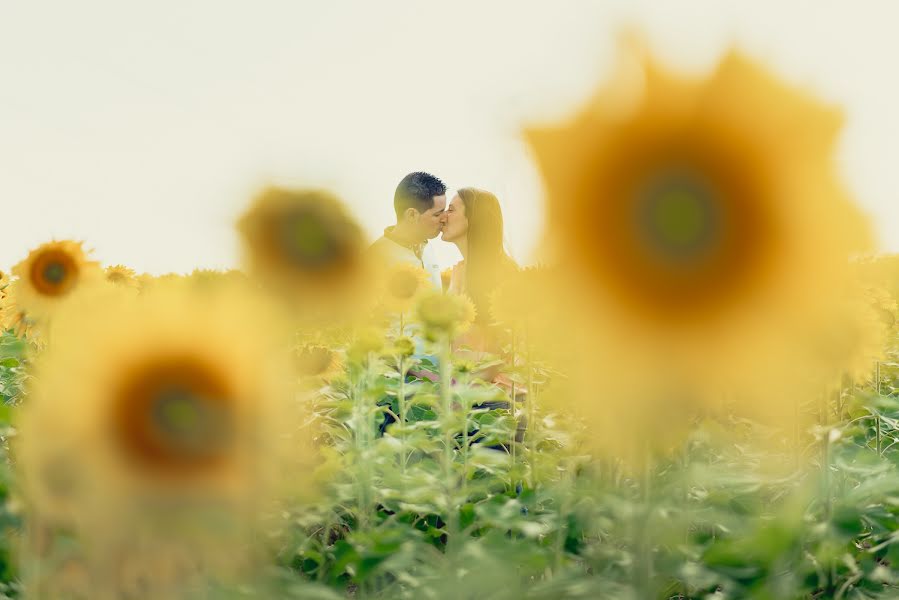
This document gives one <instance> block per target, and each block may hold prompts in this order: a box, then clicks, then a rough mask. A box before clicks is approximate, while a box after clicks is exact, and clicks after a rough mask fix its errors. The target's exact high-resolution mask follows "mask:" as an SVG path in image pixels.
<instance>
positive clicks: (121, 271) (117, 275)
mask: <svg viewBox="0 0 899 600" xmlns="http://www.w3.org/2000/svg"><path fill="white" fill-rule="evenodd" d="M103 272H104V275H105V277H106V281H108V282H109V283H112V284H114V285H121V286H124V287H128V288H135V289H136V288H138V287H140V282H139V281H138V280H137V274H136V273H135V272H134V269H132V268H130V267H126V266H125V265H112V266H110V267H106V268H105V269H104V270H103Z"/></svg>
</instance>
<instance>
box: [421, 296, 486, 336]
mask: <svg viewBox="0 0 899 600" xmlns="http://www.w3.org/2000/svg"><path fill="white" fill-rule="evenodd" d="M416 309H417V315H418V319H419V320H420V321H421V323H422V325H424V327H425V330H426V331H428V332H430V333H432V334H437V335H446V336H449V337H454V336H455V335H457V334H459V333H461V332H463V331H465V330H466V329H468V327H469V326H470V325H471V324H472V323H473V322H474V319H475V308H474V304H472V302H471V300H469V299H468V298H467V297H465V296H460V295H457V294H445V293H443V292H438V291H432V292H428V293H425V294H423V295H422V296H421V298H420V299H419V301H418V305H417V307H416Z"/></svg>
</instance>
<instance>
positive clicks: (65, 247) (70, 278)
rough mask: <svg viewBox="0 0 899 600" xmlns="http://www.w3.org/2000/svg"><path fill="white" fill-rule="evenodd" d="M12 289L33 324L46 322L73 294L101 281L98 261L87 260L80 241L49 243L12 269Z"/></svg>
mask: <svg viewBox="0 0 899 600" xmlns="http://www.w3.org/2000/svg"><path fill="white" fill-rule="evenodd" d="M12 272H13V274H14V275H16V277H17V279H16V280H15V281H14V282H13V283H12V285H11V286H10V288H11V291H12V293H13V295H14V296H15V298H16V303H17V304H18V306H19V308H20V309H21V310H22V311H23V312H24V313H25V314H26V315H27V316H28V318H29V319H31V320H33V321H43V320H45V319H46V318H48V317H49V316H50V315H51V314H52V313H53V311H55V310H56V309H57V308H58V307H59V306H60V305H61V304H62V303H63V302H64V301H65V299H66V298H68V296H69V295H70V294H72V292H74V291H75V290H76V289H78V288H84V287H87V286H89V285H91V284H94V283H96V282H98V281H101V280H102V271H101V269H100V265H99V263H97V262H94V261H90V260H88V257H87V253H86V252H85V251H84V249H83V248H82V245H81V243H80V242H73V241H69V240H64V241H60V242H56V241H54V242H48V243H46V244H43V245H41V246H39V247H38V248H36V249H34V250H32V251H31V252H30V253H29V254H28V256H27V257H26V258H25V260H23V261H22V262H20V263H19V264H17V265H16V266H14V267H13V269H12Z"/></svg>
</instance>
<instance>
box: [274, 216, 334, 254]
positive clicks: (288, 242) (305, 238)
mask: <svg viewBox="0 0 899 600" xmlns="http://www.w3.org/2000/svg"><path fill="white" fill-rule="evenodd" d="M281 235H282V240H283V241H284V245H285V247H286V249H287V252H288V253H289V254H290V256H292V257H293V258H295V259H296V260H297V261H299V262H300V263H301V264H303V265H304V266H313V267H319V266H322V265H325V264H327V263H328V262H330V261H331V259H332V258H333V257H334V255H335V244H334V240H333V239H331V237H330V236H329V235H328V232H327V231H325V227H324V225H323V224H322V223H320V222H319V220H318V219H316V218H315V217H314V216H313V215H309V214H301V215H295V216H293V217H292V218H289V219H287V221H286V222H285V224H284V227H283V229H282V232H281Z"/></svg>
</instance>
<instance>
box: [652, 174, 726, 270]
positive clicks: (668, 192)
mask: <svg viewBox="0 0 899 600" xmlns="http://www.w3.org/2000/svg"><path fill="white" fill-rule="evenodd" d="M636 219H637V226H638V228H639V230H640V232H641V237H642V240H643V243H644V244H645V245H646V246H647V247H648V249H649V250H650V251H651V253H652V254H654V255H655V256H656V257H657V258H660V259H662V260H663V261H665V262H673V263H689V262H692V261H699V260H701V259H703V258H704V257H706V256H708V255H709V254H710V253H712V252H713V251H714V250H715V248H716V246H717V243H718V241H719V237H720V221H721V219H720V215H719V209H718V204H717V201H716V197H715V194H714V192H713V191H712V190H711V189H710V188H709V187H708V186H706V185H704V184H703V183H702V182H701V181H699V180H697V179H696V178H691V177H684V176H679V175H675V176H671V175H667V176H664V177H661V178H659V179H658V180H656V181H654V182H653V183H652V184H650V185H649V186H647V187H646V189H645V190H644V192H643V193H642V194H641V195H640V196H639V198H638V203H637V215H636Z"/></svg>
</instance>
